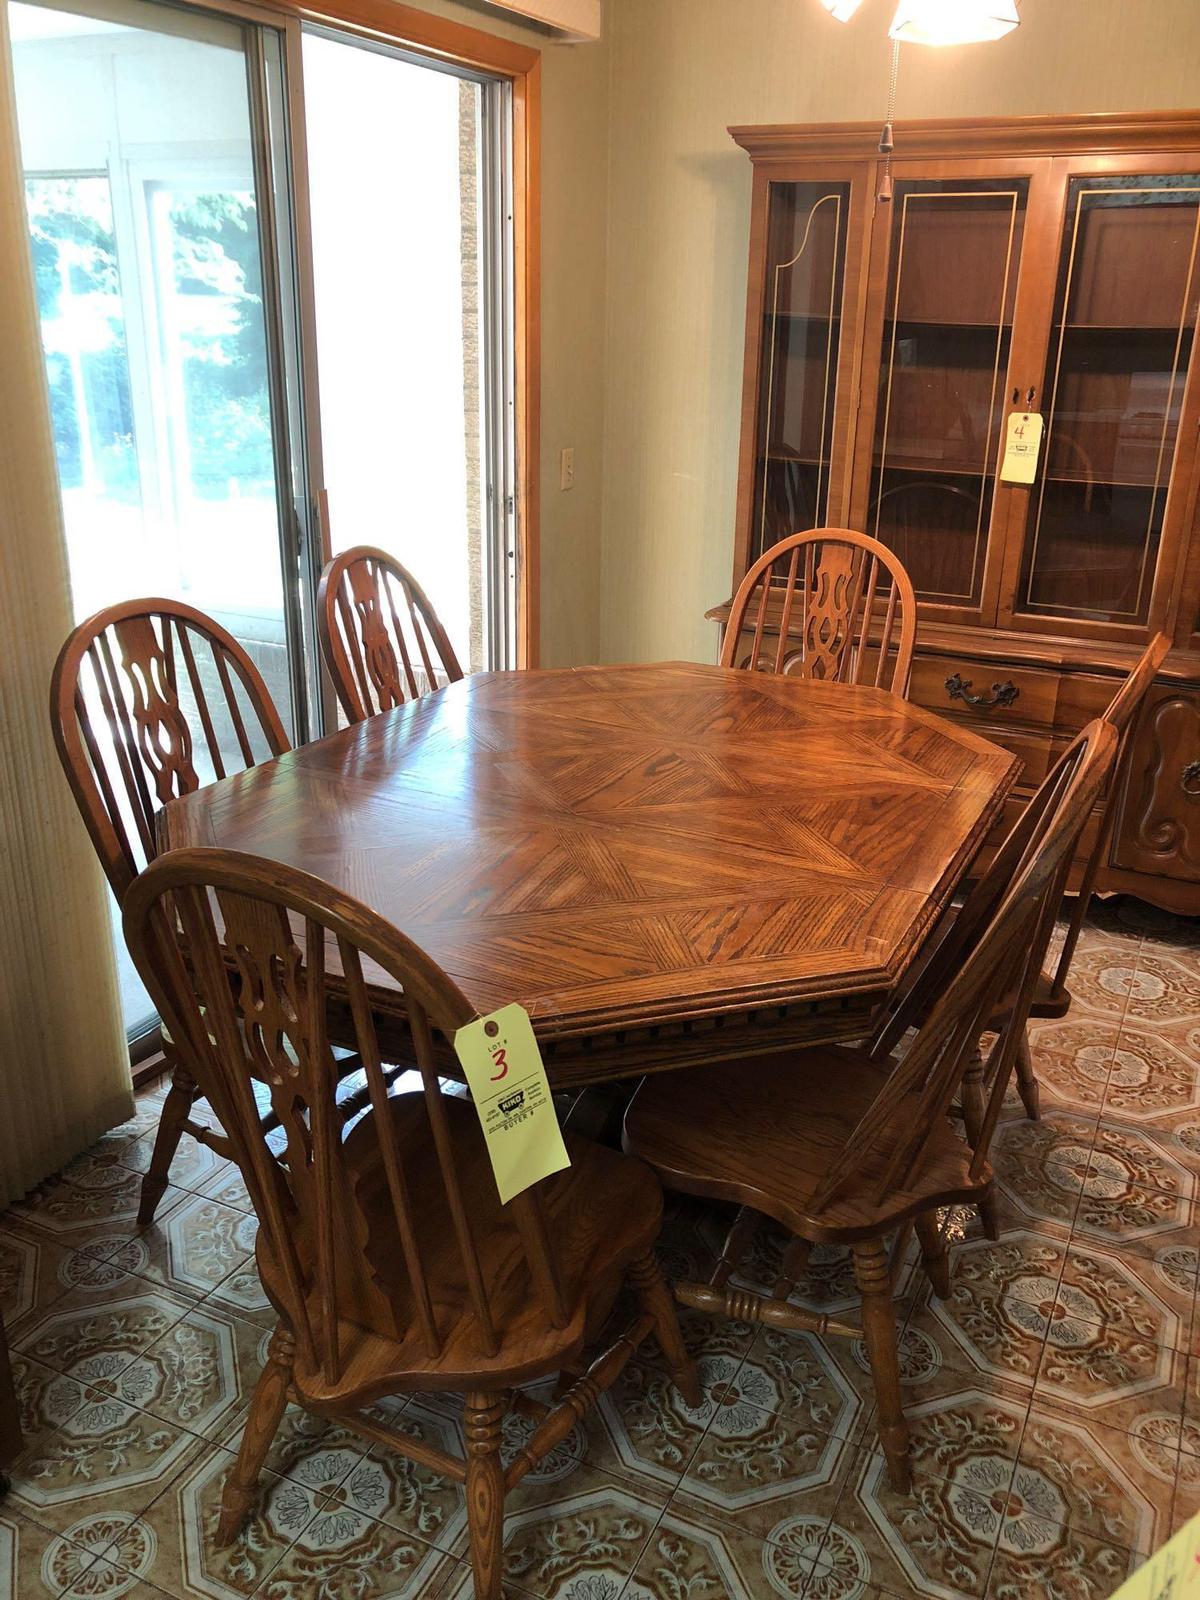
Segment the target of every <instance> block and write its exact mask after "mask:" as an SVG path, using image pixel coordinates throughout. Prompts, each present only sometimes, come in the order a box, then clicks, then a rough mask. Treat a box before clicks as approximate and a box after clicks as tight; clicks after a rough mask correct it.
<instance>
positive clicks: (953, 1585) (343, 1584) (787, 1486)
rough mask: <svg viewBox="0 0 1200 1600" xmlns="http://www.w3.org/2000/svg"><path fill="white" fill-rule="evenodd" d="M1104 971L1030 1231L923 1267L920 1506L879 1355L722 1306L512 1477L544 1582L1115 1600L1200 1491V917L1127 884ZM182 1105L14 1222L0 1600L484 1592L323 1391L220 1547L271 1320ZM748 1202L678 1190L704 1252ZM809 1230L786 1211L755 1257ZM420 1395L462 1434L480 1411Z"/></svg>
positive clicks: (674, 1597) (1090, 982) (818, 1287)
mask: <svg viewBox="0 0 1200 1600" xmlns="http://www.w3.org/2000/svg"><path fill="white" fill-rule="evenodd" d="M1072 988H1073V989H1074V992H1075V996H1076V998H1075V1004H1074V1006H1073V1007H1072V1010H1071V1012H1070V1015H1069V1016H1068V1017H1067V1018H1066V1019H1065V1020H1063V1021H1061V1022H1053V1023H1043V1024H1038V1025H1036V1027H1035V1031H1034V1040H1033V1044H1034V1055H1035V1060H1036V1064H1037V1068H1038V1073H1039V1076H1040V1078H1041V1083H1042V1105H1043V1112H1044V1115H1043V1119H1042V1121H1041V1122H1040V1123H1030V1122H1027V1121H1026V1120H1024V1118H1023V1117H1022V1115H1021V1114H1020V1107H1019V1106H1018V1105H1015V1104H1014V1105H1013V1107H1012V1115H1011V1117H1010V1118H1009V1119H1008V1120H1006V1121H1005V1122H1004V1123H1002V1125H1001V1129H1000V1132H999V1135H998V1139H997V1147H996V1151H995V1159H996V1167H997V1171H998V1174H999V1178H1000V1182H1001V1186H1002V1195H1001V1199H1002V1207H1003V1222H1004V1232H1003V1237H1002V1238H1001V1240H1000V1242H999V1243H997V1244H989V1243H988V1242H987V1241H986V1240H985V1239H983V1238H982V1237H981V1236H980V1235H979V1234H978V1231H977V1229H976V1228H975V1226H974V1225H973V1224H972V1223H970V1222H969V1221H967V1222H964V1223H963V1224H962V1226H961V1228H960V1229H959V1231H960V1232H961V1241H960V1242H959V1243H958V1244H957V1246H956V1248H955V1250H954V1252H953V1258H952V1268H953V1276H952V1284H951V1294H950V1298H949V1299H948V1300H947V1301H945V1302H938V1301H937V1300H934V1299H932V1298H931V1297H930V1295H929V1292H928V1285H927V1283H926V1282H925V1280H924V1278H923V1276H922V1274H921V1273H920V1271H919V1270H918V1269H917V1267H916V1266H915V1264H914V1263H913V1262H912V1261H911V1260H910V1261H909V1262H908V1263H907V1264H906V1266H905V1268H904V1271H903V1273H902V1277H901V1283H900V1292H901V1296H902V1312H903V1316H904V1321H905V1326H904V1335H903V1345H902V1362H903V1368H904V1379H905V1386H906V1396H907V1410H908V1415H909V1418H910V1421H911V1425H912V1432H913V1448H912V1455H913V1463H914V1492H913V1494H912V1496H911V1497H909V1498H903V1499H902V1498H900V1497H898V1496H896V1495H894V1494H892V1493H891V1492H890V1491H889V1490H888V1488H887V1483H886V1477H885V1474H884V1470H883V1461H882V1457H881V1455H880V1454H879V1451H878V1448H877V1445H876V1440H875V1435H874V1430H873V1426H872V1410H873V1402H872V1397H871V1386H870V1382H869V1378H868V1375H867V1372H866V1368H865V1364H864V1360H863V1353H862V1351H861V1349H860V1348H859V1347H858V1346H857V1345H854V1344H851V1343H849V1342H846V1343H834V1342H827V1343H826V1342H822V1341H820V1340H818V1339H816V1338H812V1337H808V1336H791V1335H780V1334H777V1333H773V1332H768V1331H765V1330H760V1331H758V1332H757V1333H755V1332H754V1331H753V1330H751V1329H749V1328H745V1327H740V1326H737V1325H729V1324H724V1325H721V1324H716V1323H709V1322H706V1321H704V1320H703V1319H698V1318H696V1317H691V1318H690V1319H689V1320H688V1321H687V1324H686V1332H687V1335H688V1338H689V1340H690V1341H691V1342H692V1345H693V1348H694V1349H695V1350H696V1352H697V1354H698V1355H699V1356H700V1357H701V1360H702V1375H703V1378H704V1384H705V1400H704V1404H703V1406H702V1407H701V1408H700V1409H699V1410H696V1411H692V1410H689V1409H688V1408H687V1407H686V1406H684V1405H683V1404H682V1402H681V1401H680V1399H679V1397H678V1396H677V1395H676V1394H675V1392H674V1390H673V1389H672V1388H671V1387H670V1385H669V1384H668V1383H667V1382H666V1381H665V1380H664V1378H663V1375H662V1372H661V1370H660V1368H659V1367H658V1366H657V1365H656V1354H657V1353H656V1352H655V1351H654V1350H653V1348H651V1349H650V1350H648V1351H647V1354H646V1359H645V1360H644V1361H639V1362H637V1363H635V1364H633V1365H631V1366H630V1367H629V1369H628V1370H627V1372H626V1374H625V1376H624V1379H623V1380H622V1382H621V1384H620V1385H619V1387H618V1388H617V1389H616V1390H615V1391H613V1392H612V1393H611V1394H610V1395H609V1396H608V1397H607V1398H606V1400H605V1401H604V1403H603V1406H602V1408H601V1409H600V1411H599V1412H598V1413H597V1414H595V1415H593V1416H592V1418H591V1419H590V1420H589V1421H588V1422H587V1423H586V1425H584V1426H581V1427H580V1428H578V1429H576V1431H575V1433H573V1434H572V1435H571V1436H570V1437H569V1438H568V1439H567V1441H566V1442H565V1443H564V1444H563V1445H561V1446H560V1447H559V1448H558V1449H557V1450H556V1451H555V1452H554V1453H553V1454H552V1455H551V1456H550V1457H549V1458H548V1459H547V1460H546V1461H545V1462H544V1463H543V1464H542V1467H541V1468H540V1470H539V1471H537V1472H536V1473H533V1474H531V1475H530V1476H529V1477H528V1478H527V1479H526V1480H525V1482H524V1483H523V1484H522V1485H521V1486H520V1488H519V1489H518V1490H517V1491H516V1493H514V1494H513V1495H512V1496H511V1497H510V1502H509V1510H508V1519H507V1524H506V1527H507V1545H506V1572H507V1579H508V1583H509V1585H510V1590H511V1594H512V1596H513V1597H514V1600H522V1597H525V1600H528V1597H530V1596H532V1597H540V1600H621V1597H623V1600H725V1597H728V1600H746V1597H753V1600H759V1597H764V1600H766V1597H775V1596H781V1597H784V1600H801V1597H803V1600H855V1597H864V1600H866V1597H871V1600H884V1597H888V1596H891V1597H905V1596H910V1595H923V1596H942V1597H949V1596H960V1595H967V1596H987V1597H989V1600H1030V1597H1047V1600H1092V1597H1096V1600H1100V1597H1106V1596H1108V1595H1110V1594H1111V1593H1112V1592H1113V1591H1114V1590H1115V1589H1116V1588H1117V1587H1118V1585H1119V1584H1120V1582H1121V1581H1122V1579H1123V1578H1124V1577H1125V1575H1126V1574H1127V1573H1128V1572H1129V1571H1131V1570H1132V1568H1133V1567H1134V1566H1135V1565H1136V1564H1137V1563H1138V1561H1139V1560H1140V1559H1141V1558H1143V1557H1144V1555H1145V1554H1146V1553H1147V1552H1148V1551H1150V1550H1152V1549H1154V1548H1155V1546H1156V1545H1158V1544H1159V1543H1160V1542H1161V1541H1162V1540H1164V1539H1165V1538H1166V1537H1167V1535H1168V1534H1169V1533H1170V1532H1171V1531H1172V1530H1173V1529H1174V1528H1175V1527H1177V1526H1178V1525H1179V1523H1180V1522H1181V1521H1182V1520H1183V1519H1185V1518H1187V1517H1188V1516H1190V1515H1191V1514H1192V1513H1194V1512H1196V1511H1198V1510H1200V1324H1197V1326H1196V1327H1193V1313H1194V1309H1195V1300H1196V1286H1197V1267H1198V1259H1200V1258H1198V1247H1200V1232H1198V1229H1197V1205H1196V1189H1197V1178H1198V1176H1200V926H1198V925H1196V924H1194V923H1193V924H1189V923H1185V922H1182V921H1178V920H1175V919H1171V918H1167V917H1164V916H1162V915H1160V914H1159V913H1156V912H1152V911H1150V910H1149V909H1148V908H1146V907H1144V906H1140V905H1138V904H1137V903H1136V902H1132V901H1123V902H1117V903H1116V904H1115V905H1113V906H1111V907H1101V908H1100V909H1099V912H1098V916H1097V920H1096V922H1095V923H1094V925H1092V926H1090V927H1089V928H1088V929H1087V931H1086V933H1085V936H1084V940H1083V942H1082V945H1081V948H1080V952H1079V956H1078V959H1077V961H1076V965H1075V971H1074V974H1073V978H1072ZM161 1093H162V1090H161V1089H160V1090H158V1091H154V1092H150V1093H148V1094H145V1095H143V1097H142V1098H141V1100H140V1101H139V1104H138V1110H137V1115H136V1117H135V1118H134V1119H133V1120H132V1121H131V1122H130V1123H127V1124H126V1125H125V1126H124V1127H122V1128H119V1129H116V1130H114V1132H113V1133H111V1134H109V1135H108V1136H107V1137H106V1138H104V1139H103V1140H101V1141H100V1143H99V1144H97V1145H96V1146H95V1148H94V1149H92V1150H91V1151H89V1152H88V1153H87V1154H86V1155H83V1156H81V1157H79V1159H78V1160H76V1161H75V1162H73V1163H72V1164H71V1166H70V1167H68V1168H67V1169H66V1170H65V1171H64V1172H63V1173H62V1174H61V1175H60V1176H59V1177H58V1178H56V1179H55V1180H54V1181H52V1182H51V1183H48V1184H46V1185H45V1186H44V1187H43V1188H42V1189H41V1190H39V1191H38V1192H37V1193H35V1194H34V1195H32V1196H31V1197H29V1199H28V1200H26V1201H25V1202H24V1203H22V1204H21V1205H18V1206H15V1207H13V1208H12V1209H11V1210H10V1211H9V1212H8V1213H7V1214H6V1215H4V1216H3V1217H2V1218H0V1293H2V1301H0V1303H2V1305H3V1311H4V1316H5V1320H6V1323H7V1327H8V1330H9V1337H10V1341H11V1343H12V1345H13V1349H14V1364H15V1368H16V1374H17V1381H18V1384H19V1387H20V1391H21V1397H22V1403H23V1407H24V1412H25V1426H26V1433H27V1440H28V1444H27V1449H26V1451H25V1454H24V1455H23V1457H22V1458H21V1460H20V1461H19V1462H18V1463H17V1466H16V1469H15V1471H14V1483H13V1489H12V1492H11V1494H10V1495H9V1497H8V1499H7V1500H6V1501H5V1502H4V1503H3V1505H2V1506H0V1596H4V1595H13V1596H20V1600H45V1597H51V1596H56V1597H64V1600H84V1597H87V1600H117V1597H118V1596H126V1597H128V1600H161V1597H162V1596H163V1595H167V1596H172V1597H175V1600H192V1597H194V1596H208V1597H211V1600H235V1597H243V1596H248V1595H254V1596H256V1597H262V1600H300V1597H304V1600H308V1597H312V1600H411V1597H415V1596H418V1595H419V1596H427V1597H429V1600H449V1597H452V1596H453V1597H464V1600H465V1597H469V1596H470V1594H471V1581H470V1574H469V1569H468V1568H467V1567H466V1566H465V1565H464V1564H463V1557H464V1555H465V1549H466V1545H465V1539H466V1527H465V1514H464V1508H463V1498H462V1494H461V1491H460V1490H459V1489H458V1488H457V1487H456V1486H455V1485H454V1484H452V1483H449V1482H447V1481H445V1480H443V1479H440V1478H438V1477H437V1476H435V1475H434V1474H433V1473H431V1472H429V1471H427V1470H425V1469H423V1468H419V1467H415V1466H413V1465H412V1464H411V1463H408V1462H406V1461H404V1460H402V1459H400V1458H398V1457H396V1456H395V1455H393V1454H390V1453H389V1452H387V1451H386V1450H383V1449H372V1448H368V1447H367V1446H366V1445H365V1444H363V1443H362V1442H360V1441H357V1440H355V1439H354V1438H353V1437H351V1436H349V1435H347V1434H346V1433H344V1432H342V1431H340V1430H338V1429H337V1428H334V1427H330V1426H326V1425H322V1424H319V1423H317V1422H315V1421H314V1420H313V1419H311V1418H308V1417H307V1416H305V1415H304V1414H303V1413H299V1412H296V1413H293V1412H289V1413H288V1416H287V1418H286V1421H285V1427H284V1429H283V1431H282V1433H281V1435H280V1437H279V1439H278V1441H277V1443H276V1445H275V1447H274V1448H273V1450H272V1452H271V1455H270V1458H269V1461H268V1468H269V1471H268V1473H267V1475H266V1477H265V1479H264V1492H263V1496H262V1500H261V1504H260V1509H259V1512H258V1514H257V1515H256V1517H255V1518H254V1520H253V1521H252V1523H251V1524H250V1525H249V1526H248V1528H247V1530H246V1532H245V1534H244V1535H243V1537H242V1538H241V1540H240V1541H239V1542H238V1543H237V1545H236V1546H234V1547H233V1548H232V1549H231V1550H229V1551H225V1552H216V1551H215V1550H214V1549H213V1546H212V1540H211V1534H212V1530H213V1526H214V1520H215V1507H216V1503H217V1498H218V1495H219V1490H220V1483H221V1478H222V1475H223V1472H224V1470H225V1468H226V1467H227V1465H228V1464H229V1461H230V1459H231V1456H230V1452H231V1451H232V1450H233V1449H235V1448H236V1446H237V1441H238V1436H239V1432H240V1428H241V1425H242V1419H243V1416H244V1413H245V1408H246V1405H247V1402H248V1398H249V1395H250V1392H251V1389H252V1387H253V1384H254V1380H255V1377H256V1375H257V1373H258V1371H259V1366H260V1363H261V1362H262V1360H263V1358H264V1351H265V1344H266V1340H267V1337H268V1334H269V1329H270V1326H271V1316H270V1312H269V1308H268V1306H267V1304H266V1301H265V1300H264V1298H263V1295H262V1292H261V1289H260V1287H259V1284H258V1280H257V1277H256V1274H255V1270H254V1263H253V1254H252V1252H253V1246H254V1231H255V1223H254V1219H253V1217H252V1215H251V1214H250V1212H249V1209H248V1206H247V1202H246V1196H245V1193H244V1191H243V1189H242V1187H241V1184H240V1181H239V1179H238V1175H237V1173H236V1171H235V1170H234V1169H233V1168H232V1167H230V1166H229V1165H228V1164H225V1163H222V1162H220V1161H219V1160H217V1159H216V1158H215V1157H213V1156H212V1154H211V1153H210V1152H208V1151H205V1150H204V1149H202V1148H201V1147H199V1146H196V1145H194V1144H193V1143H191V1141H185V1144H184V1147H183V1150H182V1151H181V1154H180V1157H179V1159H178V1161H177V1164H176V1167H175V1170H174V1171H173V1173H172V1178H173V1180H174V1182H173V1186H172V1188H171V1189H169V1190H168V1193H167V1195H166V1197H165V1199H164V1202H163V1205H162V1207H161V1209H160V1212H159V1218H158V1221H157V1222H156V1224H155V1226H154V1227H153V1228H151V1229H148V1230H146V1231H144V1232H141V1233H139V1232H138V1231H137V1230H136V1228H135V1226H134V1218H135V1213H136V1209H137V1199H138V1184H139V1175H140V1173H141V1172H142V1171H143V1170H144V1168H145V1165H146V1163H147V1161H148V1159H149V1152H150V1141H151V1139H152V1138H153V1130H154V1127H155V1122H156V1119H157V1113H158V1104H159V1101H158V1097H159V1096H161ZM727 1220H728V1219H727V1217H726V1216H725V1215H722V1214H719V1213H718V1212H717V1211H716V1210H715V1209H713V1208H704V1207H699V1206H696V1205H692V1204H687V1205H684V1204H678V1203H673V1204H672V1206H671V1208H670V1214H669V1220H668V1224H667V1228H666V1231H665V1234H664V1238H663V1242H662V1253H663V1258H664V1262H665V1265H666V1266H667V1268H668V1270H669V1271H670V1272H671V1273H673V1274H676V1275H679V1274H683V1273H688V1274H691V1275H694V1274H696V1273H698V1272H702V1271H703V1270H704V1269H705V1267H706V1265H707V1264H708V1263H709V1262H710V1261H711V1257H712V1253H713V1251H714V1249H715V1248H716V1247H717V1246H718V1245H719V1242H720V1239H721V1237H722V1233H723V1229H724V1227H725V1225H726V1222H727ZM954 1220H955V1222H956V1223H957V1220H958V1219H954ZM782 1243H783V1241H782V1240H781V1239H780V1238H779V1237H778V1236H776V1235H774V1234H773V1233H772V1232H770V1231H766V1232H764V1234H763V1235H762V1236H761V1237H760V1239H759V1241H758V1244H757V1246H756V1249H755V1253H754V1255H753V1257H752V1259H751V1260H750V1261H748V1263H747V1264H746V1269H745V1273H746V1276H745V1281H747V1282H756V1281H757V1282H762V1281H766V1282H768V1283H769V1282H770V1281H771V1279H772V1277H773V1273H774V1268H775V1266H776V1265H777V1263H778V1260H779V1254H780V1250H781V1247H782ZM796 1298H797V1300H799V1301H802V1302H803V1303H804V1304H807V1305H810V1306H813V1307H816V1308H821V1309H826V1310H830V1311H842V1310H843V1309H844V1310H847V1311H852V1310H853V1307H854V1300H855V1296H854V1291H853V1285H852V1279H851V1275H850V1273H849V1271H848V1268H847V1263H846V1261H845V1259H844V1258H842V1257H840V1256H838V1255H836V1254H833V1253H831V1252H828V1251H824V1252H823V1251H817V1252H815V1254H814V1257H813V1260H812V1263H811V1265H810V1270H809V1275H808V1277H807V1278H806V1280H805V1281H804V1282H803V1283H802V1284H801V1285H800V1287H799V1289H798V1290H797V1294H796ZM388 1405H389V1406H390V1409H391V1411H392V1412H393V1413H394V1414H398V1413H399V1412H400V1411H401V1410H403V1412H404V1419H405V1426H406V1427H408V1428H410V1429H414V1428H415V1429H417V1430H419V1431H420V1433H421V1434H422V1435H423V1436H424V1437H426V1438H427V1439H430V1440H432V1441H436V1442H438V1443H440V1444H442V1445H444V1446H450V1447H457V1446H458V1445H459V1443H460V1440H459V1438H458V1422H457V1418H456V1413H455V1410H454V1407H453V1405H452V1404H451V1403H450V1402H449V1401H447V1402H445V1403H442V1402H435V1403H429V1402H428V1401H416V1400H414V1401H412V1402H410V1403H408V1404H405V1403H404V1402H403V1401H402V1400H398V1401H395V1402H391V1403H388ZM385 1409H387V1407H385ZM511 1426H512V1439H513V1441H514V1442H515V1441H518V1440H519V1439H520V1438H521V1437H522V1436H523V1432H524V1430H525V1429H526V1428H527V1426H528V1425H527V1424H525V1423H522V1422H520V1421H519V1420H518V1421H514V1422H513V1423H512V1425H511Z"/></svg>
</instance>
